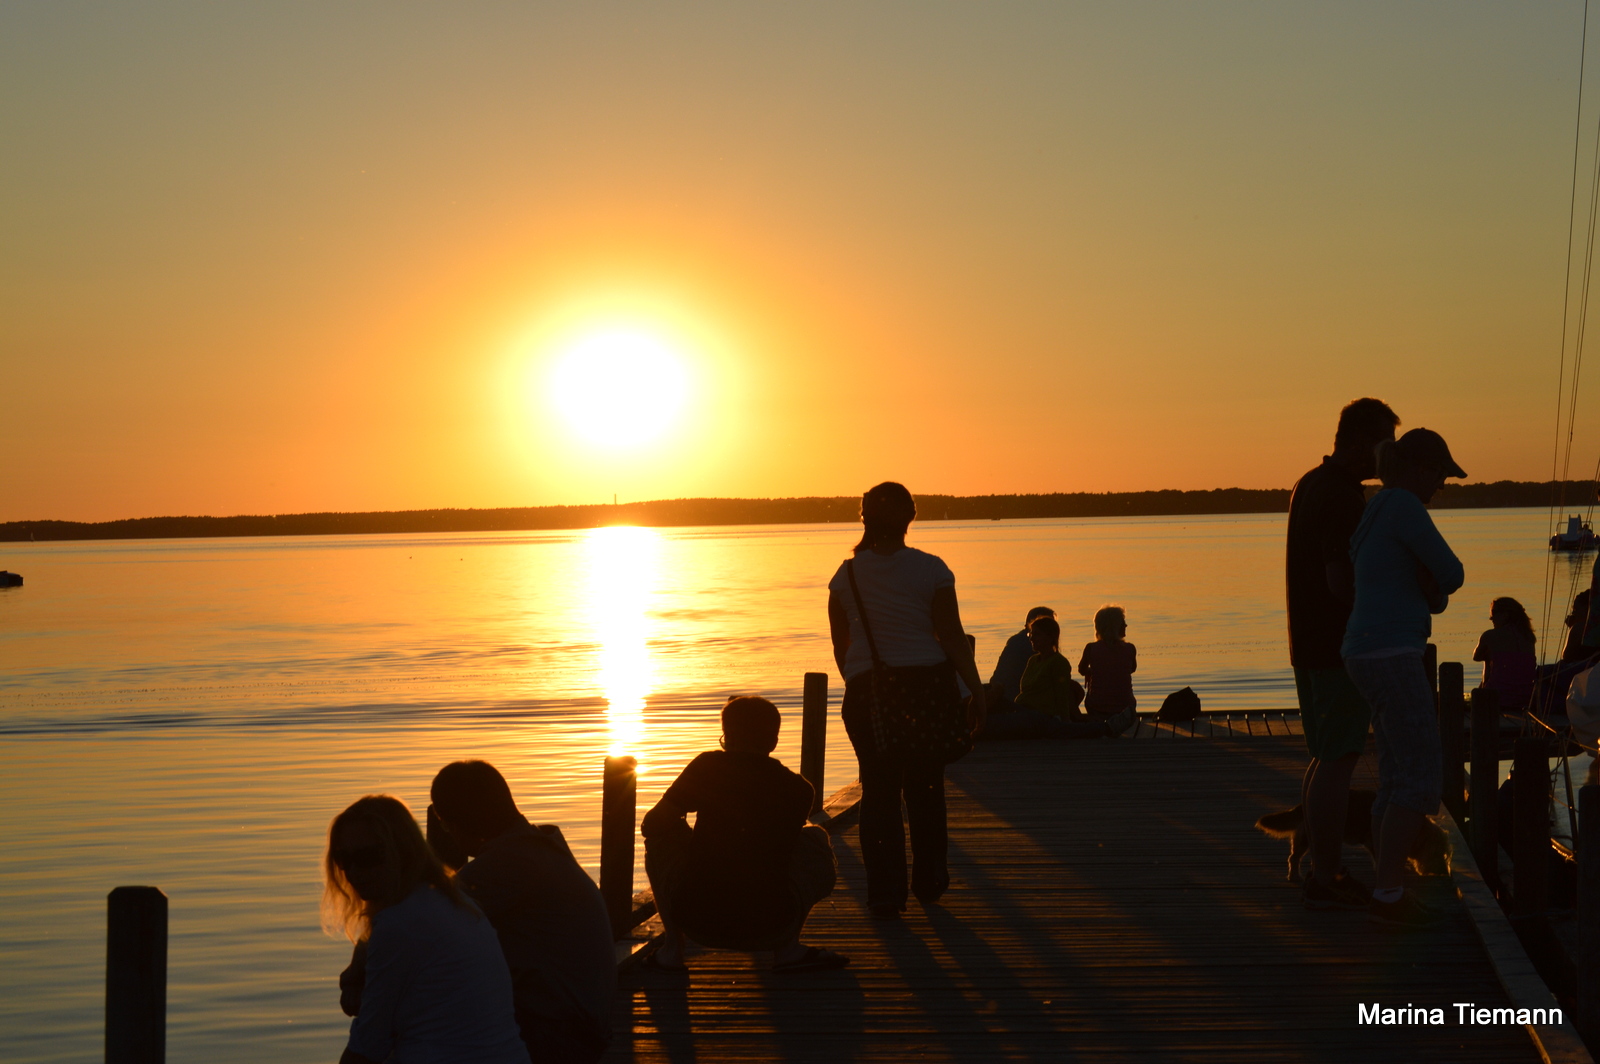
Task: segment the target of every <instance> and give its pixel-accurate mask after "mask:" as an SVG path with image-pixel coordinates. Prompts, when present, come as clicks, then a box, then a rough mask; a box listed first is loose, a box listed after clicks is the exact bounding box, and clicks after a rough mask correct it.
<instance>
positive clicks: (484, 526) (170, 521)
mask: <svg viewBox="0 0 1600 1064" xmlns="http://www.w3.org/2000/svg"><path fill="white" fill-rule="evenodd" d="M1557 487H1558V485H1557V484H1556V483H1554V482H1551V481H1545V482H1543V483H1539V482H1536V481H1518V480H1501V481H1496V482H1494V483H1492V484H1447V485H1446V486H1445V487H1444V488H1443V489H1442V490H1441V491H1440V492H1439V494H1438V495H1437V496H1435V497H1434V500H1433V503H1432V508H1433V509H1436V510H1452V509H1487V508H1494V507H1538V508H1540V509H1544V508H1548V507H1549V506H1550V505H1551V504H1552V502H1553V501H1554V499H1555V498H1556V494H1555V492H1556V490H1557ZM1564 487H1565V492H1564V494H1565V496H1566V506H1567V508H1568V509H1579V510H1581V509H1584V508H1586V507H1587V506H1588V505H1589V503H1590V502H1591V501H1592V500H1593V499H1594V498H1595V489H1596V482H1594V481H1591V480H1573V481H1567V482H1566V483H1565V485H1564ZM859 507H860V499H859V498H858V497H857V496H853V495H842V496H835V497H810V498H796V499H658V500H655V501H651V502H633V503H623V504H621V505H619V506H607V505H604V504H600V505H594V506H523V507H502V508H499V509H491V510H393V511H373V512H367V513H307V514H262V515H244V516H237V517H138V518H129V519H125V520H121V521H7V522H4V523H0V542H6V543H16V542H27V541H29V540H36V541H41V540H42V541H53V540H83V539H206V538H215V537H220V536H329V535H382V534H388V535H393V534H396V533H405V532H537V531H551V530H560V529H582V528H601V527H604V526H606V525H644V526H647V527H654V528H681V527H684V526H690V525H788V524H822V523H825V522H853V521H855V520H856V519H857V511H858V509H859ZM917 509H918V513H919V515H920V516H921V517H922V518H923V519H924V520H931V521H938V520H950V521H984V520H1025V519H1029V518H1046V517H1178V516H1189V515H1194V516H1199V515H1202V514H1270V513H1284V512H1286V511H1287V510H1288V509H1289V489H1287V488H1217V489H1213V490H1210V491H1126V492H1069V493H1056V494H1051V495H919V496H917Z"/></svg>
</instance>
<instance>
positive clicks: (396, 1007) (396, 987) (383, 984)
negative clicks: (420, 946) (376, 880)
mask: <svg viewBox="0 0 1600 1064" xmlns="http://www.w3.org/2000/svg"><path fill="white" fill-rule="evenodd" d="M385 915H386V913H379V914H378V915H377V917H375V918H374V919H375V920H381V919H382V918H383V917H384V916H385ZM406 933H407V929H406V928H404V927H403V926H402V927H393V926H390V927H388V928H387V929H386V932H385V930H380V929H377V928H374V930H373V933H372V936H371V937H370V938H368V939H367V966H366V981H365V983H364V985H363V986H362V988H361V1006H360V1009H359V1011H358V1012H357V1014H356V1018H355V1020H354V1021H352V1022H351V1024H350V1041H349V1044H348V1046H347V1047H346V1048H345V1051H344V1056H342V1057H340V1058H339V1060H340V1064H362V1062H365V1061H369V1060H371V1061H381V1060H384V1059H386V1058H387V1057H388V1056H389V1054H390V1052H391V1051H392V1050H393V1049H394V1030H395V1024H396V1018H397V1016H398V1014H399V1012H400V1009H401V1008H402V1007H403V1005H404V1002H403V1000H402V999H403V998H404V996H405V993H406V990H407V988H408V987H409V986H410V985H411V983H412V980H413V978H414V976H415V971H414V968H415V958H414V957H411V956H409V955H407V954H406V952H405V942H404V936H405V935H406Z"/></svg>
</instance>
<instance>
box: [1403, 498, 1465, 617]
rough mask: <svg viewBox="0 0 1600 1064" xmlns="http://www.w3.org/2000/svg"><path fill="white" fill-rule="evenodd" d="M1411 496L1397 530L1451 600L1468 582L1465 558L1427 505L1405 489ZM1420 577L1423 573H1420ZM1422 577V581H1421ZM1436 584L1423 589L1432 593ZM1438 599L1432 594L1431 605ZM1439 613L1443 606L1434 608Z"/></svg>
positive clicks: (1445, 597)
mask: <svg viewBox="0 0 1600 1064" xmlns="http://www.w3.org/2000/svg"><path fill="white" fill-rule="evenodd" d="M1403 494H1404V496H1405V497H1406V498H1407V499H1409V500H1410V504H1409V505H1408V506H1407V508H1406V510H1405V511H1404V512H1403V513H1402V514H1401V515H1398V516H1399V520H1396V521H1395V522H1394V528H1395V534H1396V536H1397V537H1398V538H1399V540H1400V542H1401V543H1403V544H1405V546H1406V549H1407V550H1409V551H1411V553H1412V554H1413V555H1415V556H1416V559H1417V561H1418V562H1419V563H1421V565H1422V567H1423V568H1425V569H1427V571H1428V575H1429V576H1430V577H1432V578H1433V582H1434V584H1435V586H1436V588H1437V591H1438V598H1439V599H1443V600H1448V599H1449V597H1450V596H1451V595H1454V594H1455V593H1456V592H1457V591H1460V590H1461V585H1462V584H1463V583H1465V582H1466V578H1467V576H1466V570H1465V569H1463V568H1462V566H1461V559H1460V558H1457V557H1456V554H1455V551H1453V550H1451V549H1450V544H1448V543H1446V542H1445V541H1444V537H1443V536H1441V535H1440V534H1439V530H1438V529H1437V528H1435V527H1434V525H1433V519H1432V518H1431V517H1429V516H1428V511H1427V508H1426V507H1424V506H1423V505H1422V500H1421V499H1418V498H1417V497H1416V496H1415V495H1412V494H1411V493H1410V492H1404V493H1403ZM1418 576H1419V578H1420V576H1421V574H1420V573H1419V574H1418ZM1420 582H1421V581H1420V579H1419V583H1420ZM1433 590H1434V589H1433V588H1428V587H1424V588H1423V593H1424V594H1428V593H1429V592H1431V591H1433ZM1434 601H1435V599H1434V598H1433V597H1432V596H1431V595H1430V599H1429V602H1430V605H1432V604H1433V602H1434ZM1433 612H1435V613H1441V612H1443V606H1440V608H1439V609H1436V610H1434V611H1433Z"/></svg>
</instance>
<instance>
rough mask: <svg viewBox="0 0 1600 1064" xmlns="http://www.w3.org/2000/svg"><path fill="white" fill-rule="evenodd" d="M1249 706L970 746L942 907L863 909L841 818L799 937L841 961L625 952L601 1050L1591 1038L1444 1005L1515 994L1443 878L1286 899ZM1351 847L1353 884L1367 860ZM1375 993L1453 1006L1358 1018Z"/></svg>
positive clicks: (666, 1055)
mask: <svg viewBox="0 0 1600 1064" xmlns="http://www.w3.org/2000/svg"><path fill="white" fill-rule="evenodd" d="M1253 716H1256V717H1260V718H1261V719H1259V720H1253V719H1249V717H1250V715H1246V716H1245V719H1242V720H1227V721H1220V720H1217V719H1215V715H1212V716H1211V717H1209V718H1208V719H1206V720H1204V721H1202V722H1201V725H1200V726H1183V725H1180V726H1178V728H1177V729H1176V730H1174V729H1173V728H1171V727H1164V728H1153V727H1151V726H1150V725H1149V724H1148V723H1146V724H1142V725H1141V726H1140V728H1139V729H1138V730H1137V731H1136V732H1135V733H1134V736H1135V737H1138V738H1141V739H1150V740H1153V741H1127V740H1121V741H1097V742H1004V743H992V744H987V745H984V746H981V747H980V748H979V749H978V750H977V751H976V752H974V753H973V754H972V755H971V756H969V757H968V758H966V759H965V760H964V761H962V762H960V763H958V764H956V765H953V766H951V768H950V770H949V772H948V776H949V780H950V783H949V796H950V798H949V806H950V859H951V874H952V885H951V889H950V892H949V894H948V895H947V896H946V897H945V899H944V900H943V902H942V903H941V904H940V905H937V906H932V907H929V908H926V909H924V908H923V907H922V906H919V905H918V904H917V903H916V902H915V901H913V902H912V903H911V906H910V909H909V911H908V912H907V913H906V914H905V918H904V919H903V920H901V921H896V922H886V923H879V922H874V921H871V920H869V919H868V918H867V915H866V912H865V906H864V900H865V899H864V892H865V874H864V871H863V869H862V866H861V860H860V854H859V850H858V847H857V844H856V838H855V833H854V831H853V830H841V831H838V832H837V833H836V834H835V849H836V852H837V853H838V857H839V864H840V882H839V886H838V888H837V889H836V891H835V893H834V895H833V896H832V897H831V898H830V899H828V900H826V901H824V902H823V903H822V904H821V905H819V906H818V907H817V908H816V909H815V910H814V911H813V913H812V918H811V921H810V923H809V924H808V926H807V929H806V936H805V938H806V940H807V941H810V942H812V943H815V944H817V945H822V946H826V947H828V948H829V949H833V950H836V951H838V952H840V953H844V954H848V955H849V956H850V957H851V958H852V963H851V965H850V966H849V967H848V968H846V969H843V970H842V971H837V972H828V973H818V974H808V975H790V976H783V975H774V974H773V973H772V972H771V971H770V963H771V958H770V956H764V955H754V956H752V955H748V954H740V953H719V952H711V951H691V953H690V957H689V969H690V970H689V973H688V974H687V975H681V974H672V973H663V972H654V971H649V970H643V969H639V968H637V967H634V968H630V969H627V970H625V971H624V973H623V988H622V991H621V992H620V994H619V1001H618V1006H617V1012H616V1014H615V1017H614V1023H615V1027H616V1036H615V1038H614V1041H613V1043H612V1048H611V1051H610V1053H609V1054H608V1056H607V1058H606V1059H607V1060H608V1061H651V1062H655V1061H662V1062H670V1064H690V1062H716V1061H758V1060H759V1061H786V1062H793V1064H802V1062H811V1061H816V1062H821V1064H843V1062H846V1061H858V1060H859V1061H897V1062H898V1061H908V1060H914V1061H973V1062H980V1061H981V1062H990V1061H1012V1060H1016V1061H1078V1060H1083V1061H1092V1060H1206V1061H1211V1060H1214V1061H1219V1062H1220V1061H1229V1062H1233V1061H1243V1060H1261V1061H1339V1062H1345V1061H1351V1060H1361V1061H1364V1062H1376V1061H1413V1060H1422V1059H1428V1060H1458V1061H1473V1060H1482V1061H1495V1062H1505V1061H1518V1060H1527V1061H1537V1060H1540V1059H1550V1058H1551V1057H1553V1058H1556V1059H1574V1060H1575V1059H1586V1057H1584V1056H1582V1055H1581V1047H1580V1049H1579V1051H1578V1052H1579V1056H1571V1055H1562V1054H1561V1053H1560V1052H1556V1053H1551V1054H1550V1055H1549V1057H1546V1055H1545V1053H1543V1052H1541V1050H1540V1048H1539V1046H1538V1043H1536V1041H1535V1040H1534V1039H1533V1038H1530V1035H1529V1032H1528V1031H1527V1030H1526V1029H1525V1028H1523V1027H1518V1026H1498V1027H1496V1026H1473V1025H1462V1024H1460V1023H1458V1022H1457V1016H1458V1013H1457V1010H1456V1009H1455V1007H1454V1003H1456V1002H1474V1003H1476V1004H1477V1005H1478V1006H1482V1007H1489V1008H1493V1007H1497V1006H1498V1007H1506V1006H1508V1005H1509V1004H1510V1002H1509V1000H1508V996H1507V992H1506V990H1505V989H1504V988H1503V986H1502V984H1501V982H1500V980H1499V979H1498V978H1497V976H1496V971H1495V968H1494V967H1493V965H1492V964H1491V961H1490V958H1489V956H1488V954H1487V953H1486V951H1485V947H1484V945H1483V942H1482V940H1481V939H1480V936H1479V934H1478V932H1477V931H1476V930H1475V926H1474V924H1473V922H1472V920H1471V919H1470V918H1469V916H1468V914H1467V911H1466V909H1465V908H1464V907H1463V906H1462V903H1461V902H1460V901H1459V900H1457V898H1456V892H1455V889H1454V887H1453V885H1452V883H1451V881H1450V880H1448V879H1444V878H1435V879H1431V880H1420V881H1418V884H1419V886H1420V888H1421V889H1422V890H1423V892H1424V895H1425V896H1426V897H1427V898H1428V899H1429V900H1430V902H1432V903H1434V904H1437V905H1439V906H1444V907H1448V908H1449V909H1450V911H1451V917H1450V919H1449V921H1448V922H1446V923H1445V924H1444V925H1443V926H1441V927H1439V928H1437V929H1435V930H1430V931H1426V932H1420V933H1413V934H1393V933H1383V932H1379V931H1377V930H1374V929H1372V928H1371V927H1370V926H1369V925H1368V924H1367V922H1366V916H1365V914H1364V913H1342V912H1340V913H1312V912H1307V911H1306V910H1305V909H1304V908H1303V907H1302V905H1301V903H1300V892H1299V889H1298V888H1297V887H1295V886H1293V885H1291V884H1289V883H1287V882H1286V881H1285V878H1284V877H1285V864H1286V858H1287V844H1286V843H1284V842H1279V841H1274V840H1271V839H1268V838H1266V837H1265V836H1264V835H1262V834H1260V833H1259V832H1257V831H1256V830H1255V828H1254V827H1253V824H1254V822H1255V820H1256V818H1257V817H1258V816H1260V815H1261V814H1262V813H1265V812H1269V811H1273V810H1278V809H1284V808H1287V807H1289V806H1292V805H1294V804H1296V803H1297V802H1298V801H1299V788H1300V776H1301V773H1302V771H1303V769H1304V766H1305V752H1304V746H1303V743H1302V740H1301V739H1300V738H1298V735H1297V733H1298V730H1299V729H1298V721H1296V720H1294V719H1293V715H1292V714H1288V715H1286V714H1275V715H1273V714H1265V715H1263V714H1255V715H1253ZM1197 732H1198V734H1194V733H1197ZM1177 739H1186V740H1188V741H1182V742H1179V741H1172V740H1177ZM1362 773H1363V775H1364V776H1365V777H1366V778H1367V780H1368V782H1367V783H1366V785H1368V786H1370V785H1371V783H1370V776H1371V765H1370V763H1369V762H1366V761H1364V763H1363V767H1362ZM1358 785H1361V779H1360V777H1358ZM1347 859H1348V861H1349V864H1350V867H1351V869H1352V871H1354V872H1355V873H1356V874H1357V875H1359V876H1361V877H1362V878H1363V879H1364V880H1366V881H1368V882H1370V880H1371V865H1370V863H1369V862H1368V860H1367V858H1366V855H1365V854H1364V853H1359V852H1356V851H1347ZM1373 1002H1377V1003H1380V1004H1381V1005H1383V1006H1385V1007H1401V1006H1407V1005H1414V1006H1426V1007H1428V1008H1442V1009H1444V1011H1445V1021H1446V1022H1445V1023H1444V1025H1442V1026H1428V1025H1415V1024H1413V1025H1395V1026H1379V1025H1371V1024H1361V1023H1358V1022H1357V1021H1358V1016H1357V1006H1358V1004H1360V1003H1366V1004H1370V1003H1373ZM1568 1034H1569V1036H1570V1028H1569V1029H1568Z"/></svg>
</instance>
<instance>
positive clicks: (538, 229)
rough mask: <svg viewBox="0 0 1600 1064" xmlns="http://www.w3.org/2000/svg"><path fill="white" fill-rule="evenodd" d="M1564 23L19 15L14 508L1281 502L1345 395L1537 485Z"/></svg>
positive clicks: (1571, 22) (893, 9)
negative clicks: (1131, 493) (671, 378)
mask: <svg viewBox="0 0 1600 1064" xmlns="http://www.w3.org/2000/svg"><path fill="white" fill-rule="evenodd" d="M1581 15H1582V7H1581V5H1580V4H1577V3H1553V4H1547V5H1517V6H1511V5H1490V4H1483V5H1467V4H1457V3H1450V4H1436V5H1427V4H1409V5H1405V6H1404V8H1403V9H1402V10H1395V9H1394V7H1393V5H1387V4H1366V5H1358V4H1350V5H1339V6H1338V7H1337V8H1336V9H1334V8H1328V7H1319V6H1314V5H1275V4H1143V5H1141V4H1104V5H1092V6H1091V5H1068V4H1038V5H1025V4H1016V5H1007V6H1005V7H1003V8H995V7H993V6H990V5H969V6H963V7H957V6H953V5H930V4H865V5H856V4H820V5H805V6H804V7H785V6H778V5H743V4H729V5H721V6H718V5H712V4H703V5H694V6H693V7H684V6H682V5H666V4H629V5H622V4H596V5H582V6H581V7H575V6H546V5H529V4H522V3H516V4H512V3H505V4H494V3H481V4H467V5H450V6H444V5H436V6H424V5H403V4H402V5H389V4H385V5H378V4H371V5H365V6H363V5H344V6H340V7H338V8H337V9H328V8H324V7H322V6H318V5H304V6H298V5H297V6H289V5H275V4H258V5H254V6H229V7H227V8H224V9H218V8H213V7H207V6H198V7H197V6H193V5H182V6H176V5H172V6H168V5H161V4H149V5H138V7H137V10H133V9H132V8H131V7H130V6H129V5H118V4H111V3H98V4H97V3H78V4H38V5H7V6H6V7H4V8H3V9H0V144H3V145H4V148H3V149H0V389H3V395H4V400H5V401H4V405H3V407H0V453H3V454H4V455H5V456H6V459H7V460H6V462H5V466H4V476H5V481H4V484H5V487H4V490H3V491H0V520H9V519H27V518H52V517H53V518H70V519H80V520H94V519H105V518H113V517H127V516H145V515H155V514H175V513H210V514H228V513H260V512H269V513H270V512H279V513H284V512H294V511H305V510H323V509H336V510H363V509H404V508H417V507H435V506H508V505H538V504H545V503H560V502H593V501H599V500H602V499H605V500H609V499H610V497H611V495H612V493H614V492H615V493H617V494H619V495H620V496H621V497H622V498H623V499H641V498H662V497H674V496H686V495H802V494H828V495H833V494H845V493H854V492H857V491H860V490H861V489H863V488H864V487H866V486H867V485H869V484H870V483H873V482H875V481H877V480H881V479H884V478H890V477H892V478H896V479H901V480H904V481H905V482H906V483H908V484H909V485H910V486H911V487H912V488H913V490H915V491H921V492H952V493H960V494H980V493H990V492H1043V491H1080V490H1089V491H1106V490H1136V489H1147V488H1207V487H1221V486H1243V487H1281V486H1287V485H1288V484H1289V483H1291V482H1292V481H1293V479H1294V478H1295V477H1296V476H1297V475H1298V474H1299V473H1300V472H1303V471H1304V469H1305V468H1307V467H1309V466H1310V465H1311V464H1313V463H1314V462H1315V461H1316V460H1317V458H1318V457H1319V456H1320V455H1321V454H1323V453H1325V451H1326V450H1327V446H1328V443H1329V438H1330V436H1331V433H1332V426H1333V418H1334V416H1335V414H1336V412H1337V410H1338V407H1339V406H1340V405H1341V404H1342V403H1343V402H1344V401H1345V400H1347V399H1350V398H1352V397H1354V396H1357V395H1361V394H1374V395H1378V396H1381V397H1384V398H1386V399H1388V400H1389V401H1390V402H1391V403H1392V404H1393V405H1394V406H1395V407H1396V409H1397V410H1398V411H1399V413H1400V414H1401V416H1402V418H1403V419H1404V421H1405V423H1406V425H1407V426H1415V425H1427V426H1429V427H1431V428H1435V429H1438V430H1439V431H1441V432H1443V433H1444V434H1445V435H1446V437H1447V438H1448V439H1449V440H1450V441H1451V444H1452V446H1453V447H1454V449H1455V451H1456V454H1457V457H1458V458H1459V459H1460V461H1461V463H1462V464H1463V465H1464V466H1465V467H1466V468H1467V469H1468V471H1469V472H1470V473H1471V474H1472V478H1473V479H1474V480H1478V479H1499V478H1517V479H1544V478H1546V477H1548V475H1549V471H1550V450H1551V445H1552V439H1553V432H1554V425H1553V415H1554V408H1555V379H1556V360H1557V357H1558V354H1559V351H1560V336H1561V324H1562V322H1561V310H1562V266H1563V261H1564V258H1563V257H1564V254H1565V250H1566V232H1567V204H1568V192H1569V182H1570V180H1571V165H1572V137H1573V120H1574V113H1573V108H1574V102H1575V97H1576V77H1577V52H1578V35H1579V33H1578V31H1579V26H1580V20H1581ZM1590 51H1591V56H1593V55H1594V54H1595V53H1597V52H1600V49H1591V50H1590ZM1592 61H1593V62H1594V64H1595V69H1592V70H1591V72H1590V73H1591V77H1592V80H1591V84H1592V85H1600V59H1596V60H1592ZM1596 113H1597V114H1600V109H1597V112H1596ZM1585 122H1586V124H1587V125H1589V126H1590V127H1591V129H1590V132H1589V134H1588V136H1587V137H1586V138H1585V141H1586V142H1585V146H1584V152H1585V159H1586V166H1587V159H1588V155H1587V152H1588V151H1589V145H1591V144H1592V141H1593V131H1592V127H1593V122H1592V116H1588V115H1587V114H1586V119H1585ZM1580 198H1581V197H1580ZM618 323H622V324H625V325H627V326H628V327H630V328H635V329H642V330H646V331H649V332H651V333H653V334H655V335H659V336H661V337H663V338H665V339H666V340H667V341H670V343H671V344H672V345H674V346H675V347H676V348H677V349H678V350H680V351H681V352H682V355H683V359H684V362H685V365H686V367H687V372H688V373H689V379H690V382H691V384H692V386H693V387H692V389H691V394H690V398H689V401H688V403H687V405H686V406H685V408H684V416H683V418H682V419H681V420H680V422H679V423H678V425H677V426H676V427H675V428H672V429H669V430H668V431H667V432H666V434H665V435H663V436H662V437H661V438H660V439H659V440H657V441H655V442H652V443H650V444H648V445H643V446H639V447H636V448H632V449H628V448H623V449H621V450H610V451H608V450H606V449H603V448H599V447H596V446H595V445H594V444H592V443H589V442H585V441H584V440H582V439H581V438H580V437H579V436H578V435H576V434H575V433H573V432H572V431H571V430H570V428H569V427H568V426H567V425H566V424H565V423H564V422H563V421H561V420H560V419H559V418H558V417H557V416H556V415H555V413H554V412H553V411H552V409H551V407H550V404H549V402H548V401H547V397H546V396H545V395H543V394H542V389H543V387H544V382H545V381H546V380H547V376H548V367H549V364H550V360H551V359H552V358H553V357H555V356H557V355H559V354H560V352H561V350H562V349H563V348H562V345H563V344H565V343H568V342H570V341H571V340H572V339H573V338H574V337H581V336H582V335H584V334H585V331H586V330H592V329H596V328H602V327H606V326H608V325H616V324H618ZM1593 379H1594V378H1593V375H1591V376H1590V380H1591V381H1592V380H1593ZM1583 395H1584V396H1585V402H1586V404H1587V406H1586V409H1587V410H1589V411H1593V410H1594V405H1593V402H1592V398H1593V389H1590V388H1586V389H1585V390H1584V392H1583ZM1596 423H1600V419H1595V418H1593V417H1592V416H1591V417H1590V418H1589V419H1588V422H1587V424H1596ZM1580 424H1583V423H1582V422H1580ZM1597 449H1600V432H1596V431H1588V430H1587V425H1583V427H1582V428H1581V429H1580V432H1579V438H1578V449H1577V456H1578V457H1577V463H1576V466H1575V468H1574V471H1573V475H1574V476H1588V475H1589V474H1590V472H1591V470H1592V468H1593V462H1594V460H1595V454H1596V450H1597Z"/></svg>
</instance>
